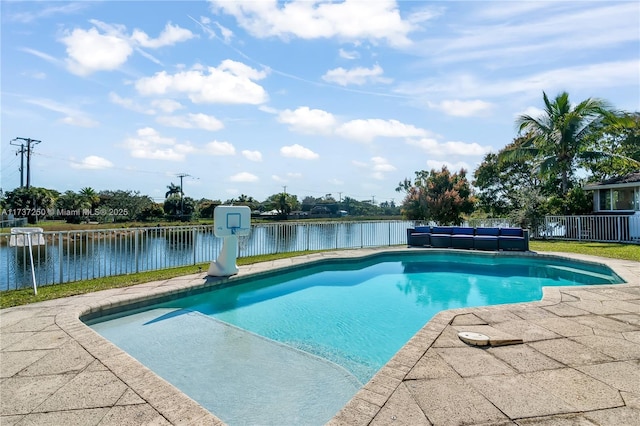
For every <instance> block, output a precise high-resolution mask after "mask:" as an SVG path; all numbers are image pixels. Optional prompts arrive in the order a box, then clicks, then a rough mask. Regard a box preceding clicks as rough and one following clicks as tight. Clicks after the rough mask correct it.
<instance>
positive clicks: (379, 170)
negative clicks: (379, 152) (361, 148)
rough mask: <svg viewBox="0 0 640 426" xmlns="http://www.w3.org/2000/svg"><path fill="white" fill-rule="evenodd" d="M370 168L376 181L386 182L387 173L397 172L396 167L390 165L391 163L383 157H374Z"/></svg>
mask: <svg viewBox="0 0 640 426" xmlns="http://www.w3.org/2000/svg"><path fill="white" fill-rule="evenodd" d="M369 166H370V168H371V170H372V174H371V177H372V178H374V179H376V180H384V179H385V173H388V172H393V171H394V170H396V168H395V166H393V165H392V164H390V163H389V161H388V160H387V159H386V158H383V157H373V158H372V159H371V164H370V165H369Z"/></svg>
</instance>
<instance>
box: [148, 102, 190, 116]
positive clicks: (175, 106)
mask: <svg viewBox="0 0 640 426" xmlns="http://www.w3.org/2000/svg"><path fill="white" fill-rule="evenodd" d="M151 105H152V106H153V107H154V108H158V109H159V110H161V111H163V112H166V113H168V114H171V113H172V112H174V111H177V110H179V109H182V108H184V106H183V105H182V104H181V103H180V102H178V101H174V100H173V99H154V100H152V101H151Z"/></svg>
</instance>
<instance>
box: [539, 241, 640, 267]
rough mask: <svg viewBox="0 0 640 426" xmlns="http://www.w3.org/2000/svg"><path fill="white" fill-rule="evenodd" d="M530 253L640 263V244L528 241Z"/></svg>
mask: <svg viewBox="0 0 640 426" xmlns="http://www.w3.org/2000/svg"><path fill="white" fill-rule="evenodd" d="M529 250H531V251H557V252H565V253H580V254H589V255H592V256H601V257H611V258H614V259H627V260H635V261H636V262H640V244H621V243H598V242H589V241H536V240H532V241H529Z"/></svg>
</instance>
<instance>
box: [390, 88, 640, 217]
mask: <svg viewBox="0 0 640 426" xmlns="http://www.w3.org/2000/svg"><path fill="white" fill-rule="evenodd" d="M543 103H544V110H543V112H542V114H541V115H540V116H539V117H533V116H530V115H521V116H519V117H518V118H517V119H516V123H515V124H516V126H517V128H518V135H517V136H516V137H515V138H514V140H513V141H512V142H511V143H509V144H507V145H506V146H505V147H504V148H502V149H501V150H500V151H499V152H498V153H488V154H486V155H485V156H484V158H483V161H482V163H481V164H480V165H479V167H478V168H477V169H476V170H475V173H474V176H473V181H472V182H469V180H468V179H467V177H466V173H467V172H466V170H464V169H461V170H460V171H458V172H456V173H451V172H450V171H449V170H448V169H447V167H443V168H442V169H441V170H435V169H432V170H430V171H426V170H421V171H417V172H415V178H414V179H413V180H411V179H405V180H404V181H403V182H400V183H399V184H398V187H397V188H396V191H399V192H404V193H405V194H406V195H405V198H404V200H403V203H402V206H401V210H402V214H403V216H404V217H405V218H407V219H416V220H418V219H420V220H432V221H435V222H437V223H439V224H459V223H462V222H463V220H464V219H465V218H468V217H470V216H476V217H500V218H505V217H507V218H510V219H511V220H512V221H514V222H516V223H519V224H520V225H521V226H523V227H526V226H529V225H530V224H531V223H532V222H533V221H534V220H535V219H536V218H540V217H543V216H545V215H547V214H560V215H571V214H586V213H590V212H592V211H593V198H592V197H591V196H590V195H589V194H587V193H585V191H584V190H583V189H582V188H583V186H584V184H585V183H587V182H594V181H601V180H604V179H607V178H610V177H614V176H624V175H626V174H629V173H634V172H639V171H640V113H638V112H625V111H617V110H615V109H614V108H612V107H611V106H610V105H609V104H608V103H607V102H606V101H604V100H601V99H597V98H588V99H586V100H584V101H582V102H580V103H578V104H573V103H571V102H570V99H569V94H568V93H567V92H561V93H559V94H558V95H557V96H556V97H555V98H553V99H550V98H549V97H548V96H547V94H546V93H544V92H543Z"/></svg>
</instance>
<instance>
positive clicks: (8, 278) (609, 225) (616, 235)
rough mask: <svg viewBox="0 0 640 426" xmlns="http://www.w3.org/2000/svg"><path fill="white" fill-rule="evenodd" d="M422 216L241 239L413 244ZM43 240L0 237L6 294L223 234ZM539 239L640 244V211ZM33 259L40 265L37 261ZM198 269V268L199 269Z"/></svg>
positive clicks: (252, 246)
mask: <svg viewBox="0 0 640 426" xmlns="http://www.w3.org/2000/svg"><path fill="white" fill-rule="evenodd" d="M419 224H421V222H416V221H401V220H398V221H362V222H346V221H345V222H335V221H334V222H293V221H285V222H279V223H269V224H254V225H253V226H252V231H251V234H250V235H249V236H248V237H241V238H240V239H239V257H247V256H256V255H263V254H272V253H284V252H302V251H307V250H327V249H344V248H361V247H381V246H392V245H402V244H406V243H407V233H406V230H407V228H410V227H414V226H415V225H419ZM465 226H474V227H510V226H517V225H516V224H514V223H512V222H510V221H509V220H508V219H477V220H472V221H469V222H468V223H466V224H465ZM36 237H37V238H38V240H39V241H42V240H43V241H44V244H38V245H34V246H33V247H31V248H29V247H24V246H20V245H19V244H18V245H14V246H13V247H12V244H10V239H11V234H9V233H5V234H0V291H4V290H12V289H17V288H23V287H29V286H31V285H32V274H31V271H32V268H31V266H33V267H34V268H33V271H34V273H35V276H36V278H37V285H38V286H41V285H50V284H59V283H66V282H72V281H79V280H87V279H93V278H100V277H106V276H113V275H122V274H130V273H136V272H142V271H151V270H158V269H165V268H173V267H177V266H187V265H195V264H198V263H204V262H210V261H212V260H215V258H216V257H217V255H218V253H219V252H220V249H221V248H222V239H221V238H216V237H215V235H214V234H213V225H204V226H176V227H149V228H121V229H97V230H87V231H59V232H58V231H56V232H43V233H41V234H39V235H37V236H36ZM530 237H531V238H533V239H562V240H580V241H610V242H633V243H640V215H634V216H628V215H627V216H625V215H616V216H547V217H545V218H544V219H542V220H540V223H539V224H537V225H534V226H532V227H531V229H530ZM31 259H33V262H32V261H31ZM194 272H195V270H194Z"/></svg>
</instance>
